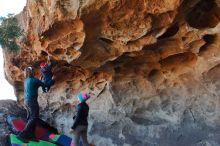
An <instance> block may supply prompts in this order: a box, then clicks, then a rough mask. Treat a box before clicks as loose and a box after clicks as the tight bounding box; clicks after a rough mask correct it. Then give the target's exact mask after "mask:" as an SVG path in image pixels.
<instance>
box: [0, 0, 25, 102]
mask: <svg viewBox="0 0 220 146" xmlns="http://www.w3.org/2000/svg"><path fill="white" fill-rule="evenodd" d="M25 5H26V0H0V16H4V17H6V16H7V14H9V13H13V14H18V13H20V12H21V11H22V10H23V8H24V6H25ZM3 64H4V60H3V54H2V50H1V48H0V83H1V84H0V100H1V99H13V100H16V97H15V95H14V90H13V87H12V86H11V85H10V84H9V83H8V81H6V79H5V75H4V70H3Z"/></svg>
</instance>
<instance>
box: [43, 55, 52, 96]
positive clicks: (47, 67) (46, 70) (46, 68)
mask: <svg viewBox="0 0 220 146" xmlns="http://www.w3.org/2000/svg"><path fill="white" fill-rule="evenodd" d="M54 64H55V61H52V60H51V58H50V56H49V55H48V59H47V62H42V63H41V64H40V68H41V74H42V77H41V79H42V81H43V82H44V84H45V85H46V86H47V87H46V90H45V92H48V91H49V90H50V87H51V86H52V85H54V83H55V81H54V80H53V72H52V68H53V66H54Z"/></svg>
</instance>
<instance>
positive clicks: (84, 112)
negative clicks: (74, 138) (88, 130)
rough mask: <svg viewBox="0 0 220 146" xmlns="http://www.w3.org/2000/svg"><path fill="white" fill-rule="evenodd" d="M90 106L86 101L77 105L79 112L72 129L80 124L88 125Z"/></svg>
mask: <svg viewBox="0 0 220 146" xmlns="http://www.w3.org/2000/svg"><path fill="white" fill-rule="evenodd" d="M88 114H89V106H88V105H87V103H86V102H81V103H80V104H78V105H77V114H76V116H75V118H74V119H75V121H74V123H73V126H72V129H76V127H77V126H78V125H84V126H87V125H88Z"/></svg>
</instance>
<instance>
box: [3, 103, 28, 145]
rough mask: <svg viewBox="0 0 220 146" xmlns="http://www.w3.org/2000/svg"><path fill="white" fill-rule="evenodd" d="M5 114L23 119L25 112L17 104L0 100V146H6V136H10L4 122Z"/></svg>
mask: <svg viewBox="0 0 220 146" xmlns="http://www.w3.org/2000/svg"><path fill="white" fill-rule="evenodd" d="M7 114H13V115H15V116H20V117H25V115H26V112H25V110H24V109H22V108H21V107H20V106H19V105H18V104H17V102H16V101H13V100H0V127H1V128H0V146H8V145H7V135H8V134H10V131H9V130H8V127H7V124H6V122H5V115H7Z"/></svg>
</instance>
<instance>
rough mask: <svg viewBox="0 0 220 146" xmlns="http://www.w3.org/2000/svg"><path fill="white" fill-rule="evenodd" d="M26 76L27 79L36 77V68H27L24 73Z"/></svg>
mask: <svg viewBox="0 0 220 146" xmlns="http://www.w3.org/2000/svg"><path fill="white" fill-rule="evenodd" d="M24 76H25V78H28V77H30V76H34V68H33V67H31V66H28V67H26V68H25V72H24Z"/></svg>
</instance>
